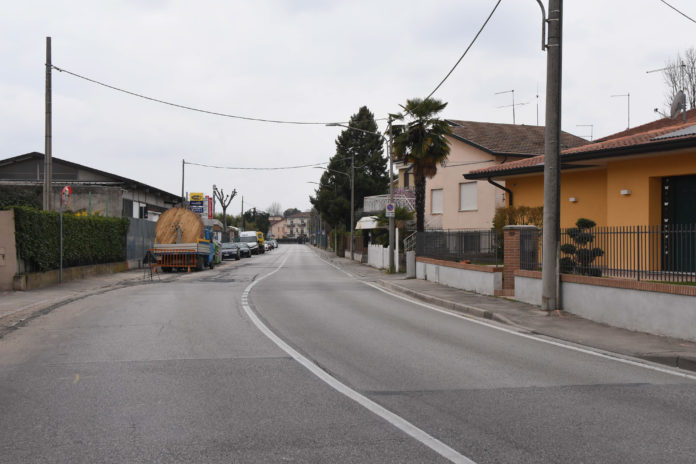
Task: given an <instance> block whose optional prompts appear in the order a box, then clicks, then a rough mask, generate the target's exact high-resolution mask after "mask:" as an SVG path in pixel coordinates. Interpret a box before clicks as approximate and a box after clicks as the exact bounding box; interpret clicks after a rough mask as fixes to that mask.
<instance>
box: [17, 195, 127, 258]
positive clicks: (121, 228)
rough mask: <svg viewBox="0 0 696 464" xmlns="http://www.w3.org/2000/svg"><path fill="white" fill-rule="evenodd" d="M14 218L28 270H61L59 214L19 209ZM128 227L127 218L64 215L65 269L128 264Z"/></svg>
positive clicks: (20, 252)
mask: <svg viewBox="0 0 696 464" xmlns="http://www.w3.org/2000/svg"><path fill="white" fill-rule="evenodd" d="M14 214H15V234H16V238H15V240H16V243H17V251H18V252H19V256H20V257H21V258H22V259H23V260H25V261H26V262H27V264H28V269H29V270H35V271H48V270H51V269H58V268H59V267H60V218H59V215H58V213H56V212H49V211H39V210H37V209H33V208H27V207H15V208H14ZM128 226H129V221H128V219H127V218H113V217H101V216H75V215H73V214H71V213H63V267H70V266H83V265H88V264H99V263H110V262H116V261H125V259H126V235H127V233H128Z"/></svg>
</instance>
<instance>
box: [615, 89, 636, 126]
mask: <svg viewBox="0 0 696 464" xmlns="http://www.w3.org/2000/svg"><path fill="white" fill-rule="evenodd" d="M612 97H628V127H626V130H628V129H630V128H631V93H630V92H629V93H624V94H621V95H612Z"/></svg>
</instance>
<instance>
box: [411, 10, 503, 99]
mask: <svg viewBox="0 0 696 464" xmlns="http://www.w3.org/2000/svg"><path fill="white" fill-rule="evenodd" d="M501 1H502V0H498V2H497V3H496V4H495V6H494V7H493V10H491V13H490V14H489V15H488V18H486V21H484V23H483V25H482V26H481V28H480V29H479V31H478V32H477V33H476V35H475V36H474V38H473V39H472V40H471V43H470V44H469V46H468V47H466V50H464V53H462V56H460V57H459V59H458V60H457V62H456V63H454V66H452V69H450V71H449V72H448V73H447V75H446V76H445V77H444V78H443V79H442V80H441V81H440V83H439V84H437V87H435V88H434V89H433V91H432V92H430V95H428V96H427V97H425V100H427V99H428V98H430V97H432V96H433V94H434V93H435V92H437V90H438V89H439V88H440V87H441V86H442V84H444V83H445V81H446V80H447V78H448V77H450V75H451V74H452V73H453V72H454V70H455V69H456V68H457V66H459V63H460V62H461V61H462V59H463V58H464V57H465V56H466V54H467V53H468V52H469V49H470V48H471V46H472V45H474V42H476V39H478V37H479V35H481V32H483V29H484V28H485V27H486V25H487V24H488V21H490V19H491V17H492V16H493V13H495V10H497V9H498V5H500V2H501Z"/></svg>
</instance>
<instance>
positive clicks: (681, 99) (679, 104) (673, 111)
mask: <svg viewBox="0 0 696 464" xmlns="http://www.w3.org/2000/svg"><path fill="white" fill-rule="evenodd" d="M682 110H683V115H684V122H686V95H684V91H682V90H680V91H679V92H677V94H676V95H675V96H674V99H673V100H672V106H671V107H670V111H669V119H676V118H677V116H678V115H679V112H680V111H682Z"/></svg>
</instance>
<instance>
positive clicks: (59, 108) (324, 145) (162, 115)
mask: <svg viewBox="0 0 696 464" xmlns="http://www.w3.org/2000/svg"><path fill="white" fill-rule="evenodd" d="M495 3H496V2H495V0H468V1H462V0H429V1H428V2H416V1H410V0H406V1H405V0H393V1H392V0H389V1H387V0H370V1H362V0H345V1H330V0H277V1H270V0H269V1H262V0H258V1H241V0H238V1H236V0H235V1H233V0H227V1H222V0H220V1H203V0H202V1H197V2H191V1H184V0H171V1H169V0H121V1H109V0H103V1H99V2H95V1H79V0H75V1H53V2H48V1H45V0H44V1H34V0H23V1H21V2H18V1H17V2H4V4H3V12H2V15H0V60H1V64H0V101H1V102H2V110H0V142H1V143H0V158H7V157H11V156H16V155H20V154H23V153H28V152H31V151H39V152H43V151H44V91H45V90H44V76H45V71H44V63H45V42H46V39H45V38H46V37H47V36H51V37H52V43H53V64H54V65H55V66H57V67H59V68H63V69H66V70H69V71H71V72H74V73H77V74H81V75H84V76H87V77H89V78H92V79H95V80H98V81H101V82H104V83H107V84H109V85H112V86H116V87H119V88H123V89H127V90H129V91H132V92H135V93H139V94H142V95H146V96H149V97H152V98H156V99H161V100H166V101H170V102H173V103H177V104H181V105H186V106H190V107H196V108H200V109H205V110H210V111H214V112H220V113H226V114H232V115H240V116H247V117H254V118H263V119H276V120H290V121H307V122H322V123H323V122H331V121H347V120H348V119H349V118H350V116H351V115H352V114H354V113H355V112H357V110H358V109H359V108H360V106H362V105H366V106H367V107H368V108H369V109H370V110H371V111H372V112H373V113H374V114H375V115H376V117H378V118H384V117H386V115H387V114H388V113H389V112H395V111H398V110H399V104H401V103H404V102H405V101H406V99H408V98H413V97H425V96H426V95H428V94H429V93H430V92H431V91H432V90H433V89H434V88H435V86H436V85H437V84H438V83H439V82H440V80H441V79H442V78H443V77H444V76H445V74H446V73H447V72H448V71H449V70H450V68H451V67H452V66H453V65H454V63H455V62H456V60H457V59H458V58H459V57H460V56H461V54H462V53H463V51H464V50H465V48H466V46H467V45H468V44H469V42H470V41H471V39H472V38H473V37H474V35H475V33H476V31H477V30H478V28H479V27H480V26H481V24H482V23H483V21H484V20H485V18H486V17H487V15H488V14H489V12H490V11H491V9H492V8H493V6H494V5H495ZM546 3H547V2H546V1H544V4H546ZM669 3H670V4H672V5H673V6H674V7H676V8H678V9H680V10H681V11H683V12H684V13H686V14H687V15H689V16H690V17H692V18H694V17H696V4H694V2H693V0H669ZM695 38H696V24H694V23H693V22H691V21H689V20H688V19H687V18H685V17H683V16H681V15H680V14H679V13H677V12H675V11H674V10H672V9H670V8H669V7H668V6H667V5H665V4H664V3H663V2H661V1H660V0H613V1H606V0H604V1H602V0H582V1H580V0H570V1H566V2H565V5H564V38H563V40H564V50H563V115H562V123H563V130H565V131H568V132H572V133H574V134H576V135H579V136H586V137H588V138H589V135H590V130H592V133H593V135H594V138H598V137H602V136H605V135H609V134H611V133H614V132H618V131H621V130H623V129H626V127H627V125H628V115H627V98H626V97H615V98H612V97H611V95H616V94H627V93H630V95H631V96H630V125H631V127H633V126H636V125H639V124H642V123H645V122H649V121H651V120H654V119H656V114H655V113H654V111H653V109H654V108H656V107H660V108H664V106H665V87H664V84H663V80H662V76H661V75H660V73H646V71H649V70H654V69H659V68H662V67H663V66H664V63H665V61H666V60H668V59H670V58H672V57H674V56H675V55H676V53H677V52H679V51H684V50H685V49H687V48H689V47H694V46H696V44H695V43H694V42H695ZM540 42H541V12H540V9H539V6H538V5H537V3H536V2H535V1H534V0H502V3H501V4H500V6H499V8H498V10H497V11H496V13H495V14H494V16H493V18H492V19H491V21H490V23H489V24H488V26H487V27H486V29H485V30H484V32H483V33H482V34H481V36H480V37H479V39H478V41H477V42H476V44H475V45H474V46H473V48H472V49H471V51H470V52H469V54H468V55H467V56H466V57H465V58H464V59H463V60H462V62H461V64H460V65H459V67H458V68H457V69H456V70H455V71H454V73H453V74H452V75H451V77H450V78H449V79H448V80H447V82H446V83H445V84H444V85H443V86H442V87H441V88H440V90H439V91H438V92H437V93H436V94H435V97H436V98H439V99H441V100H444V101H446V102H449V106H448V107H447V109H446V110H445V112H444V114H443V116H444V117H446V118H452V119H462V120H474V121H489V122H503V123H512V109H511V108H510V107H507V108H499V107H500V106H505V105H510V104H511V94H510V93H507V94H500V95H495V94H496V92H502V91H507V90H512V89H514V90H515V100H516V102H518V103H528V104H526V105H523V106H519V107H517V109H516V122H517V123H518V124H529V125H533V124H537V107H538V108H539V124H542V125H543V124H544V114H543V113H544V93H545V75H546V71H545V70H546V54H545V52H543V51H542V50H541V47H540ZM537 89H538V94H539V98H538V99H537ZM537 102H538V106H537ZM585 124H588V125H589V124H591V125H593V127H592V129H590V127H584V126H579V125H585ZM380 125H381V127H382V128H383V127H384V123H380ZM338 134H339V130H338V129H337V128H335V127H325V126H324V125H323V124H319V125H290V124H271V123H263V122H252V121H244V120H239V119H232V118H226V117H220V116H213V115H209V114H203V113H198V112H193V111H187V110H183V109H179V108H176V107H171V106H166V105H162V104H159V103H155V102H152V101H148V100H144V99H141V98H137V97H133V96H130V95H126V94H123V93H119V92H117V91H114V90H110V89H107V88H105V87H101V86H99V85H95V84H93V83H90V82H87V81H85V80H81V79H79V78H76V77H74V76H71V75H69V74H66V73H60V72H57V71H54V72H53V154H54V156H56V157H58V158H62V159H66V160H70V161H73V162H76V163H80V164H85V165H88V166H91V167H94V168H97V169H100V170H104V171H109V172H113V173H116V174H119V175H121V176H124V177H129V178H132V179H135V180H138V181H141V182H144V183H147V184H150V185H153V186H155V187H158V188H160V189H163V190H167V191H169V192H172V193H180V192H181V164H182V159H185V160H186V161H188V162H192V163H199V164H207V165H216V166H225V167H231V168H237V167H244V168H271V167H273V168H277V167H289V166H297V165H305V164H315V163H322V162H326V161H328V159H329V157H330V156H331V155H332V154H333V153H334V149H335V145H334V141H335V138H336V137H337V136H338ZM321 172H322V171H321V170H320V169H313V168H303V169H288V170H265V171H264V170H235V169H212V168H206V167H201V166H195V165H187V166H186V179H185V181H186V183H185V190H186V191H191V192H206V193H211V191H212V185H213V184H217V185H218V187H222V188H223V189H224V190H225V191H226V192H229V191H231V190H232V189H236V190H237V191H238V192H239V193H238V196H237V198H235V200H234V201H233V203H232V205H231V206H230V208H231V211H233V212H235V213H238V212H239V211H240V209H241V197H242V196H244V205H245V209H246V208H248V207H257V208H259V209H266V208H267V207H268V206H269V205H270V204H271V203H272V202H278V203H280V205H281V206H282V208H283V209H286V208H291V207H295V208H299V209H303V210H304V209H308V208H309V207H310V203H309V200H308V197H309V196H310V195H312V194H313V192H314V189H315V187H316V185H314V184H311V183H309V182H316V181H318V179H319V177H320V175H321Z"/></svg>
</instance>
